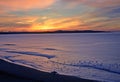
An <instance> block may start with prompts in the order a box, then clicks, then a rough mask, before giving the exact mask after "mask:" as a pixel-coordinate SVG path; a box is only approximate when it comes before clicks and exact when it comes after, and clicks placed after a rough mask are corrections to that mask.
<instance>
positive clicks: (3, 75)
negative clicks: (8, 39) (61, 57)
mask: <svg viewBox="0 0 120 82" xmlns="http://www.w3.org/2000/svg"><path fill="white" fill-rule="evenodd" d="M0 81H2V82H12V81H14V82H97V81H93V80H87V79H82V78H77V77H74V76H66V75H60V74H56V73H47V72H42V71H39V70H36V69H32V68H29V67H25V66H21V65H17V64H14V63H11V62H8V61H5V60H2V59H0Z"/></svg>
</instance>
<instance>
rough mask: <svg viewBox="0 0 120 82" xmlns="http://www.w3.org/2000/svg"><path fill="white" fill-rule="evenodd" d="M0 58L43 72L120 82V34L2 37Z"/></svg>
mask: <svg viewBox="0 0 120 82" xmlns="http://www.w3.org/2000/svg"><path fill="white" fill-rule="evenodd" d="M0 58H1V59H5V60H8V61H10V62H13V63H15V64H19V65H23V66H27V67H30V68H34V69H37V70H41V71H45V72H53V71H56V72H57V73H59V74H64V75H72V76H77V77H81V78H85V79H92V80H98V81H105V82H120V33H119V32H111V33H56V34H2V35H0Z"/></svg>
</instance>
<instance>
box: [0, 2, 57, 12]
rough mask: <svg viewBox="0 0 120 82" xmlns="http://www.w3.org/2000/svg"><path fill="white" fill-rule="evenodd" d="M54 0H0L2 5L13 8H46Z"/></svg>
mask: <svg viewBox="0 0 120 82" xmlns="http://www.w3.org/2000/svg"><path fill="white" fill-rule="evenodd" d="M54 2H55V0H0V6H1V7H2V8H7V9H11V10H18V9H32V8H46V7H49V6H51V5H52V4H53V3H54Z"/></svg>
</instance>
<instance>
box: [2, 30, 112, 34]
mask: <svg viewBox="0 0 120 82" xmlns="http://www.w3.org/2000/svg"><path fill="white" fill-rule="evenodd" d="M108 32H110V31H94V30H82V31H79V30H76V31H63V30H58V31H52V32H49V31H48V32H0V34H48V33H50V34H55V33H108Z"/></svg>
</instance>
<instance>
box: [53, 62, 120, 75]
mask: <svg viewBox="0 0 120 82" xmlns="http://www.w3.org/2000/svg"><path fill="white" fill-rule="evenodd" d="M51 62H53V63H57V64H61V65H66V66H74V67H85V68H92V69H97V70H102V71H106V72H110V73H115V74H120V70H119V69H120V64H109V65H106V66H105V65H103V63H99V64H97V63H96V64H95V62H97V61H95V62H93V63H91V62H90V61H88V62H85V61H84V62H82V63H77V64H67V63H60V62H55V61H51ZM113 66H114V67H113ZM111 67H113V69H111ZM115 69H117V70H115Z"/></svg>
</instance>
